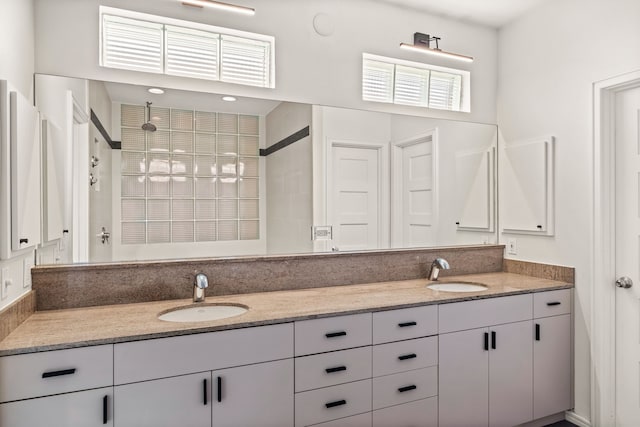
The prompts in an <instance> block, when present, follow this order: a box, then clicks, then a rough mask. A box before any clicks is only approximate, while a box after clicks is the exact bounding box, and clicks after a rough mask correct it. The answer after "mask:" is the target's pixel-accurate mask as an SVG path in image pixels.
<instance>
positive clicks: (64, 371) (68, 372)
mask: <svg viewBox="0 0 640 427" xmlns="http://www.w3.org/2000/svg"><path fill="white" fill-rule="evenodd" d="M75 373H76V368H71V369H61V370H59V371H50V372H43V373H42V378H51V377H60V376H62V375H72V374H75Z"/></svg>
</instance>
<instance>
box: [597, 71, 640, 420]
mask: <svg viewBox="0 0 640 427" xmlns="http://www.w3.org/2000/svg"><path fill="white" fill-rule="evenodd" d="M637 87H640V70H638V71H634V72H631V73H627V74H623V75H620V76H616V77H612V78H609V79H606V80H601V81H599V82H596V83H594V84H593V126H594V127H593V138H594V141H593V153H594V155H593V173H594V182H593V241H592V247H593V252H592V259H591V265H592V274H593V275H592V277H593V281H592V283H591V334H592V339H591V425H594V426H595V425H615V419H616V397H615V393H616V348H615V343H616V339H615V332H616V313H615V307H616V288H615V287H614V286H613V282H612V278H614V277H615V261H616V258H615V243H616V241H615V228H616V227H615V226H616V224H615V218H616V217H615V213H616V212H615V199H616V193H615V190H616V185H615V148H616V138H615V119H616V111H615V96H616V94H617V93H619V92H623V91H625V90H629V89H635V88H637Z"/></svg>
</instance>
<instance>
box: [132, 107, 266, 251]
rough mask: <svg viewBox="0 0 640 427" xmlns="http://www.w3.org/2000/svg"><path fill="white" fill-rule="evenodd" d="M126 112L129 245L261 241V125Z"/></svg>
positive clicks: (205, 115)
mask: <svg viewBox="0 0 640 427" xmlns="http://www.w3.org/2000/svg"><path fill="white" fill-rule="evenodd" d="M144 115H145V107H144V106H141V105H122V106H121V127H122V128H121V129H122V133H121V136H122V151H121V181H122V185H121V200H120V201H121V232H122V234H121V236H122V239H121V243H122V244H123V245H136V244H138V245H141V244H151V243H178V242H212V241H230V240H258V239H259V238H260V235H259V230H260V219H259V218H260V215H259V201H260V198H259V191H258V188H259V176H260V173H259V172H260V171H259V157H258V141H259V129H260V117H259V116H250V115H242V114H229V113H215V112H207V111H194V110H183V109H175V108H158V107H151V118H152V121H153V123H154V124H155V125H156V127H157V130H156V131H155V132H146V131H144V130H142V129H141V128H140V123H141V120H144V117H145V116H144Z"/></svg>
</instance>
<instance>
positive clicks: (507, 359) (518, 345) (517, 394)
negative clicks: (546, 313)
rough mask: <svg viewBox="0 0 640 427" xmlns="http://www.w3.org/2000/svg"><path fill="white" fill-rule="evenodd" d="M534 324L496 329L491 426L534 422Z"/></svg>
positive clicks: (491, 364)
mask: <svg viewBox="0 0 640 427" xmlns="http://www.w3.org/2000/svg"><path fill="white" fill-rule="evenodd" d="M531 323H532V322H531V321H530V320H528V321H526V322H518V323H508V324H506V325H500V326H492V327H491V328H489V333H490V341H491V345H490V348H491V349H490V350H489V425H490V426H491V427H501V426H504V427H511V426H515V425H518V424H522V423H524V422H527V421H531V420H532V419H533V409H532V401H533V378H532V366H533V365H532V363H533V362H532V358H533V348H532V343H531Z"/></svg>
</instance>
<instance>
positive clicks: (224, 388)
mask: <svg viewBox="0 0 640 427" xmlns="http://www.w3.org/2000/svg"><path fill="white" fill-rule="evenodd" d="M181 425H184V424H181ZM213 425H214V427H231V426H235V427H248V426H261V427H287V426H289V427H292V426H293V359H285V360H279V361H276V362H269V363H259V364H256V365H248V366H241V367H238V368H230V369H222V370H219V371H214V372H213Z"/></svg>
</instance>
